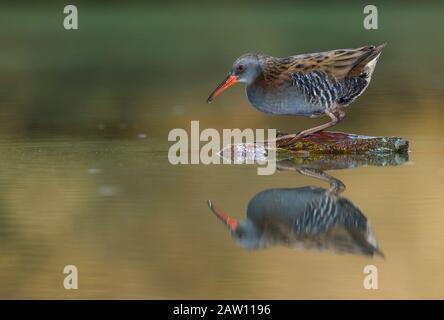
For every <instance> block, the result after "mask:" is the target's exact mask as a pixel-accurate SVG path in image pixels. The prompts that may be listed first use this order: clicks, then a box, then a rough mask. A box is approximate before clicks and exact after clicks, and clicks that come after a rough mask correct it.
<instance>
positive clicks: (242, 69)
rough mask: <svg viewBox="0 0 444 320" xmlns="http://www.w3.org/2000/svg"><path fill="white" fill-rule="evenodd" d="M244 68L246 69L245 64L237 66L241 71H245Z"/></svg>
mask: <svg viewBox="0 0 444 320" xmlns="http://www.w3.org/2000/svg"><path fill="white" fill-rule="evenodd" d="M244 69H245V66H244V65H243V64H240V65H238V66H237V71H239V72H242V71H244Z"/></svg>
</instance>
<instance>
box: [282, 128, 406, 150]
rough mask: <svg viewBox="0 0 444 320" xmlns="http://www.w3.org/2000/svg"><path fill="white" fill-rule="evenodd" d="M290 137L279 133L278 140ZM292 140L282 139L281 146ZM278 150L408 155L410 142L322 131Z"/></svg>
mask: <svg viewBox="0 0 444 320" xmlns="http://www.w3.org/2000/svg"><path fill="white" fill-rule="evenodd" d="M286 135H289V134H287V133H279V134H278V135H277V138H279V137H283V136H286ZM290 140H291V138H288V139H282V140H280V141H279V145H285V143H286V142H289V141H290ZM278 149H283V150H287V151H291V152H293V153H304V154H384V153H397V154H403V153H407V152H408V150H409V142H408V141H407V140H406V139H403V138H400V137H372V136H363V135H356V134H351V133H344V132H334V131H321V132H318V133H314V134H312V135H310V136H308V137H304V138H300V139H298V140H297V141H295V142H294V143H292V144H291V145H289V146H278Z"/></svg>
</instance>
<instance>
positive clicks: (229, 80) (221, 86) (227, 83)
mask: <svg viewBox="0 0 444 320" xmlns="http://www.w3.org/2000/svg"><path fill="white" fill-rule="evenodd" d="M236 82H237V77H236V76H234V75H232V74H231V73H230V74H228V76H227V77H226V78H225V79H224V81H222V82H221V83H220V84H219V85H218V86H217V88H216V89H214V91H213V92H211V94H210V96H209V97H208V99H207V103H211V101H213V99H214V98H216V97H217V96H218V95H220V94H221V93H222V91H224V90H225V89H227V88H229V87H231V86H232V85H233V84H235V83H236Z"/></svg>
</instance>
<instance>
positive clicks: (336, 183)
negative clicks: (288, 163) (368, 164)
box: [296, 168, 345, 195]
mask: <svg viewBox="0 0 444 320" xmlns="http://www.w3.org/2000/svg"><path fill="white" fill-rule="evenodd" d="M296 170H297V171H298V172H299V173H300V174H302V175H304V176H307V177H312V178H316V179H319V180H322V181H325V182H328V183H329V184H330V189H329V190H328V191H329V192H331V193H333V194H335V195H338V194H340V193H341V192H343V191H344V190H345V184H344V183H343V182H342V181H341V180H339V179H336V178H335V177H332V176H331V175H329V174H327V173H325V172H324V171H322V170H318V169H313V168H298V169H296Z"/></svg>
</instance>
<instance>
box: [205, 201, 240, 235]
mask: <svg viewBox="0 0 444 320" xmlns="http://www.w3.org/2000/svg"><path fill="white" fill-rule="evenodd" d="M207 204H208V207H209V208H210V209H211V211H213V213H214V214H215V215H216V217H218V218H219V220H221V221H222V222H223V223H225V224H226V225H227V227H228V229H230V230H231V231H233V232H234V231H236V229H237V220H236V219H233V218H230V217H229V216H228V215H227V214H225V212H223V211H222V210H220V209H219V208H216V207H215V206H213V203H212V202H211V201H210V200H208V201H207Z"/></svg>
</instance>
